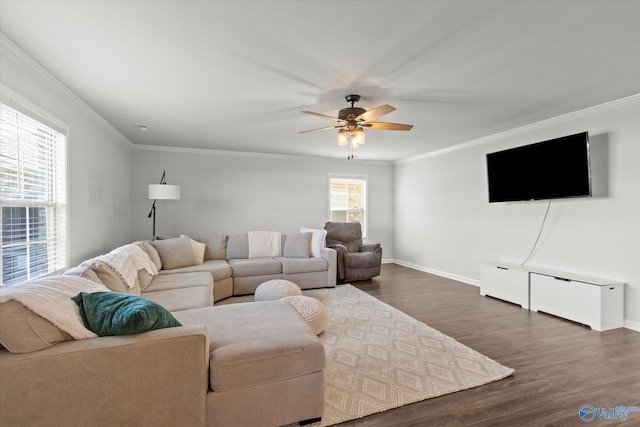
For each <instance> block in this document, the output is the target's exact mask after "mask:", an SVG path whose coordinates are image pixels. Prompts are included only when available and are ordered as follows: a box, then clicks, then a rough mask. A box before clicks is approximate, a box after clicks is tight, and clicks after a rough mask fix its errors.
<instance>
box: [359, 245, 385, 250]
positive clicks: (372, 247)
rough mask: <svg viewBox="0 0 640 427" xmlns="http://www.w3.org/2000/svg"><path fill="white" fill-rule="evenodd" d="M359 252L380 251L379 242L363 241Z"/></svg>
mask: <svg viewBox="0 0 640 427" xmlns="http://www.w3.org/2000/svg"><path fill="white" fill-rule="evenodd" d="M360 252H382V247H381V246H380V243H364V244H363V245H362V246H360Z"/></svg>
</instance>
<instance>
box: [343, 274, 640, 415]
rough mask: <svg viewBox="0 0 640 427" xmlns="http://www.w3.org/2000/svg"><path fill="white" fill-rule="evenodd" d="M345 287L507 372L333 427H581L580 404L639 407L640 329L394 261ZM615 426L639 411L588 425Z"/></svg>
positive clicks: (603, 406)
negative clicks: (565, 315) (513, 298)
mask: <svg viewBox="0 0 640 427" xmlns="http://www.w3.org/2000/svg"><path fill="white" fill-rule="evenodd" d="M353 285H354V286H356V287H357V288H359V289H362V290H363V291H366V292H367V293H369V294H371V295H373V296H375V297H376V298H378V299H380V300H381V301H383V302H385V303H387V304H389V305H392V306H394V307H396V308H397V309H399V310H401V311H403V312H405V313H407V314H409V315H410V316H412V317H414V318H416V319H418V320H420V321H422V322H424V323H426V324H428V325H429V326H431V327H433V328H436V329H438V330H439V331H441V332H443V333H445V334H447V335H449V336H451V337H453V338H455V339H456V340H458V341H459V342H461V343H463V344H465V345H467V346H469V347H471V348H473V349H474V350H477V351H479V352H481V353H483V354H484V355H486V356H488V357H490V358H492V359H494V360H496V361H498V362H500V363H501V364H503V365H505V366H508V367H510V368H513V369H515V373H514V374H513V375H512V376H510V377H509V378H506V379H504V380H501V381H497V382H494V383H491V384H487V385H484V386H481V387H477V388H474V389H469V390H464V391H461V392H458V393H453V394H449V395H445V396H441V397H437V398H434V399H429V400H425V401H422V402H418V403H414V404H411V405H407V406H404V407H401V408H397V409H393V410H390V411H387V412H383V413H381V414H376V415H371V416H369V417H365V418H361V419H359V420H354V421H351V422H347V423H344V424H341V426H359V427H362V426H581V425H584V424H586V423H585V422H584V421H582V420H581V419H580V417H579V416H578V412H579V409H580V408H581V407H582V406H583V405H591V406H593V407H594V408H607V409H608V408H615V407H619V406H624V407H634V406H636V407H640V333H639V332H635V331H632V330H629V329H624V328H621V329H616V330H612V331H606V332H596V331H592V330H591V329H590V328H589V327H587V326H583V325H580V324H576V323H573V322H570V321H567V320H563V319H560V318H557V317H553V316H550V315H547V314H542V313H534V312H531V311H528V310H524V309H522V308H521V307H520V306H517V305H513V304H510V303H507V302H504V301H500V300H496V299H493V298H489V297H483V296H480V293H479V288H477V287H475V286H472V285H468V284H464V283H460V282H457V281H454V280H450V279H446V278H443V277H440V276H435V275H432V274H428V273H424V272H420V271H416V270H413V269H410V268H406V267H402V266H399V265H396V264H384V265H383V267H382V274H381V275H380V276H379V277H376V278H374V279H372V280H369V281H363V282H354V283H353ZM620 424H622V425H623V426H640V412H635V413H634V412H631V413H629V416H628V418H627V420H626V421H625V422H624V423H621V421H620V420H601V419H599V418H598V417H596V418H595V419H594V420H593V421H592V422H590V423H589V425H591V426H615V425H620Z"/></svg>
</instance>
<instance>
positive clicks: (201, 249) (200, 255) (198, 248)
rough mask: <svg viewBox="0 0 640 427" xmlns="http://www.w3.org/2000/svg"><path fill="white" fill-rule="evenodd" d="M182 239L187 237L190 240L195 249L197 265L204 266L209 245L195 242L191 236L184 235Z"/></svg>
mask: <svg viewBox="0 0 640 427" xmlns="http://www.w3.org/2000/svg"><path fill="white" fill-rule="evenodd" d="M180 237H187V238H188V239H189V243H191V248H192V249H193V255H194V256H195V257H196V264H198V265H200V264H202V263H203V262H204V253H205V250H206V249H207V244H206V243H202V242H198V241H197V240H193V239H192V238H191V237H189V236H184V235H182V236H180Z"/></svg>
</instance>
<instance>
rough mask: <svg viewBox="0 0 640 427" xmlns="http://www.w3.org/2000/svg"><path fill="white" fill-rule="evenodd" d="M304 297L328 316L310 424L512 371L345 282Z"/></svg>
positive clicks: (387, 406)
mask: <svg viewBox="0 0 640 427" xmlns="http://www.w3.org/2000/svg"><path fill="white" fill-rule="evenodd" d="M303 294H304V295H307V296H311V297H314V298H317V299H318V300H320V301H321V302H322V303H323V304H324V305H325V306H326V307H327V310H328V318H329V321H328V324H327V327H326V329H325V331H324V332H323V333H322V334H321V335H320V336H319V337H320V340H321V341H322V343H323V344H324V348H325V352H326V360H327V363H326V367H325V402H324V405H325V406H324V415H323V416H322V421H321V422H318V423H316V424H313V426H318V427H320V426H329V425H333V424H338V423H341V422H344V421H349V420H353V419H356V418H361V417H364V416H366V415H370V414H374V413H378V412H383V411H386V410H389V409H392V408H397V407H399V406H403V405H407V404H409V403H413V402H418V401H421V400H425V399H430V398H432V397H437V396H441V395H443V394H447V393H452V392H456V391H460V390H464V389H468V388H472V387H477V386H480V385H483V384H487V383H490V382H493V381H497V380H500V379H503V378H505V377H508V376H509V375H511V374H512V373H513V372H514V371H513V369H510V368H507V367H505V366H502V365H501V364H499V363H498V362H496V361H494V360H491V359H489V358H488V357H486V356H483V355H482V354H480V353H478V352H477V351H475V350H472V349H471V348H469V347H467V346H465V345H463V344H460V343H459V342H457V341H456V340H454V339H453V338H451V337H448V336H447V335H444V334H442V333H441V332H438V331H437V330H435V329H433V328H431V327H429V326H427V325H425V324H424V323H422V322H419V321H417V320H415V319H414V318H412V317H410V316H408V315H407V314H405V313H403V312H401V311H399V310H397V309H395V308H393V307H391V306H389V305H387V304H385V303H383V302H381V301H379V300H378V299H376V298H374V297H372V296H370V295H369V294H367V293H366V292H363V291H361V290H359V289H357V288H355V287H353V286H351V285H339V286H338V287H337V288H335V289H332V288H329V289H314V290H306V291H303ZM252 300H253V296H248V297H240V298H229V299H228V300H225V301H224V302H225V303H234V302H246V301H252Z"/></svg>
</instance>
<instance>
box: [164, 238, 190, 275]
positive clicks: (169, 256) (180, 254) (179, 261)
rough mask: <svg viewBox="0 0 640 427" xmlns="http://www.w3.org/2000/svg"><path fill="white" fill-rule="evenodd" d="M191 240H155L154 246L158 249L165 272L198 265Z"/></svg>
mask: <svg viewBox="0 0 640 427" xmlns="http://www.w3.org/2000/svg"><path fill="white" fill-rule="evenodd" d="M190 240H191V239H189V238H188V237H179V238H176V239H167V240H155V241H154V242H153V246H154V247H155V248H156V249H157V251H158V254H160V259H161V260H162V267H163V268H164V269H165V270H173V269H175V268H180V267H189V266H191V265H196V264H197V262H198V260H197V259H196V256H195V255H194V253H193V247H192V246H191V242H190Z"/></svg>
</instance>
